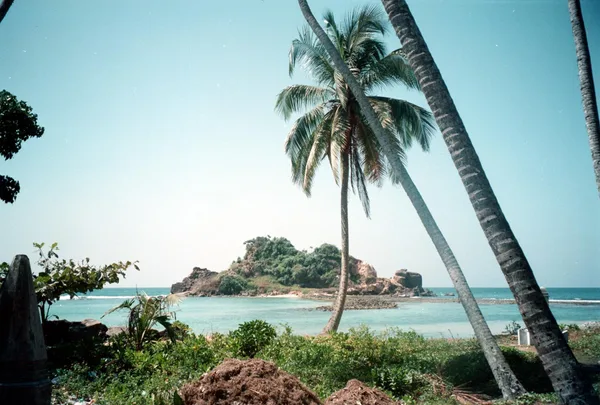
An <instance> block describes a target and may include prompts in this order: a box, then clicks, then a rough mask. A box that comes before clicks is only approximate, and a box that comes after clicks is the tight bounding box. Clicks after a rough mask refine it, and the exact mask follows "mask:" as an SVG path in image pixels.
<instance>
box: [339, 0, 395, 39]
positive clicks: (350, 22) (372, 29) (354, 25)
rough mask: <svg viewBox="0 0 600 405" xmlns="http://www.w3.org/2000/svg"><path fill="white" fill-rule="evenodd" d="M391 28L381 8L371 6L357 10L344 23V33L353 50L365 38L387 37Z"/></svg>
mask: <svg viewBox="0 0 600 405" xmlns="http://www.w3.org/2000/svg"><path fill="white" fill-rule="evenodd" d="M389 28H390V23H389V20H388V19H387V16H384V13H383V11H382V9H381V7H380V6H376V5H371V6H363V7H360V8H355V9H354V10H353V11H352V12H351V13H350V14H349V15H348V16H347V17H346V20H345V21H344V25H343V28H342V31H343V32H344V34H345V35H346V36H347V38H348V46H349V48H352V47H354V46H356V44H357V43H358V42H360V41H361V40H362V38H364V37H365V36H371V37H372V36H373V35H385V34H386V33H387V32H388V30H389Z"/></svg>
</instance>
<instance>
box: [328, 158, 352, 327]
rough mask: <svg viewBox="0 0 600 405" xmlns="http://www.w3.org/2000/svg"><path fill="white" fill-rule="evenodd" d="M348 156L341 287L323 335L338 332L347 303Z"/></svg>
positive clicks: (345, 161)
mask: <svg viewBox="0 0 600 405" xmlns="http://www.w3.org/2000/svg"><path fill="white" fill-rule="evenodd" d="M348 160H349V158H348V154H347V153H344V154H343V155H342V159H341V161H342V162H341V171H340V175H341V178H342V184H341V193H340V194H341V201H340V206H341V214H342V218H341V219H342V264H341V266H340V267H341V269H340V285H339V289H338V294H337V298H336V300H335V303H334V305H333V312H332V314H331V318H329V322H327V325H325V328H324V329H323V333H330V332H337V330H338V328H339V326H340V321H341V320H342V314H343V312H344V304H345V303H346V293H347V291H348V263H349V258H350V250H349V243H348V242H349V233H348V176H349V171H350V168H349V167H348Z"/></svg>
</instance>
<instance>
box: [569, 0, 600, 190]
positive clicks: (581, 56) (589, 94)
mask: <svg viewBox="0 0 600 405" xmlns="http://www.w3.org/2000/svg"><path fill="white" fill-rule="evenodd" d="M569 13H570V14H571V25H572V26H573V37H574V38H575V51H576V53H577V67H578V68H579V82H580V84H581V98H582V101H583V113H584V114H585V126H586V127H587V133H588V138H589V140H590V149H591V150H592V162H593V164H594V173H595V174H596V186H597V187H598V193H599V194H600V119H599V118H598V104H597V103H596V90H595V88H594V76H593V75H592V60H591V58H590V49H589V48H588V41H587V35H586V33H585V24H584V23H583V14H582V13H581V3H580V2H579V0H569Z"/></svg>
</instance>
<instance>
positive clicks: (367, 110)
mask: <svg viewBox="0 0 600 405" xmlns="http://www.w3.org/2000/svg"><path fill="white" fill-rule="evenodd" d="M298 3H299V4H300V8H301V10H302V13H303V14H304V17H305V19H306V21H307V22H308V24H309V25H310V27H311V29H312V30H313V31H314V33H315V34H316V36H317V37H318V38H319V41H320V42H321V43H322V44H323V46H324V47H325V48H326V50H327V53H328V54H329V55H330V57H331V59H332V60H333V63H334V65H335V67H336V69H337V70H338V71H339V72H340V73H341V75H342V76H343V77H344V80H345V81H346V83H348V85H349V86H350V89H351V91H352V93H353V94H354V96H355V97H356V99H357V101H358V103H359V104H360V107H361V110H362V113H363V114H364V116H365V117H366V119H367V120H368V123H369V126H370V127H371V129H372V130H373V132H374V133H375V135H376V136H377V139H378V140H379V142H381V144H382V146H383V150H384V151H386V157H387V159H388V161H389V162H390V164H391V166H392V167H393V169H394V173H393V174H392V176H393V180H394V182H395V183H400V184H401V185H402V187H403V188H404V190H405V191H406V193H407V195H408V197H409V199H410V200H411V202H412V204H413V206H414V207H415V209H416V211H417V214H418V215H419V218H420V219H421V222H422V223H423V225H424V226H425V229H426V230H427V233H428V234H429V236H430V237H431V239H432V241H433V243H434V245H435V247H436V249H437V251H438V254H439V255H440V257H441V258H442V261H443V262H444V265H445V266H446V269H447V270H448V273H449V274H450V278H451V280H452V282H453V284H454V287H455V288H456V291H457V293H458V297H459V299H460V301H461V303H462V305H463V307H464V309H465V312H466V313H467V317H468V319H469V322H470V323H471V325H472V327H473V330H474V332H475V335H476V337H477V339H478V341H479V344H480V345H481V348H482V350H483V353H484V355H485V357H486V359H487V361H488V364H489V365H490V368H491V370H492V373H493V374H494V377H495V379H496V381H497V383H498V386H499V387H500V389H501V391H502V395H503V396H504V397H505V398H514V397H516V396H518V395H520V394H522V393H524V392H525V389H524V388H523V386H522V385H521V383H520V382H519V380H518V379H517V377H516V376H515V375H514V373H513V372H512V370H511V369H510V367H509V366H508V364H507V363H506V360H505V359H504V356H503V355H502V352H501V351H500V348H499V347H498V344H497V343H496V340H495V339H494V336H493V335H492V333H491V331H490V329H489V327H488V325H487V323H486V322H485V319H484V317H483V315H482V313H481V310H480V309H479V306H478V305H477V301H476V300H475V298H474V297H473V294H472V292H471V290H470V288H469V285H468V283H467V280H466V279H465V276H464V274H463V273H462V270H461V268H460V266H459V265H458V262H457V260H456V258H455V257H454V253H453V252H452V250H451V249H450V246H449V245H448V243H447V242H446V239H445V238H444V236H443V235H442V233H441V231H440V229H439V228H438V226H437V224H436V222H435V220H434V219H433V216H432V215H431V212H430V211H429V208H428V207H427V205H426V204H425V201H424V200H423V197H422V196H421V194H420V193H419V191H418V189H417V187H416V186H415V184H414V183H413V181H412V179H411V178H410V176H409V175H408V172H407V171H406V169H405V168H404V164H403V163H402V161H401V160H400V157H399V156H397V155H396V154H393V153H390V151H393V150H394V148H393V147H391V146H390V145H386V142H387V139H388V138H387V137H386V136H384V134H383V131H385V130H384V129H383V127H382V125H381V123H380V122H379V120H378V119H377V116H376V114H375V112H374V111H373V108H372V106H371V105H370V103H369V101H368V99H367V98H366V96H365V94H364V92H363V91H362V88H361V87H360V85H359V84H358V82H357V81H356V80H355V78H354V76H353V75H352V73H351V72H350V70H349V69H348V67H347V66H346V64H345V63H344V61H343V60H342V58H341V57H340V55H339V53H338V52H337V50H336V49H335V46H334V45H333V44H332V43H331V41H330V39H329V37H328V36H327V34H326V33H325V32H324V31H323V29H322V28H321V26H320V25H319V23H318V22H317V20H316V19H315V18H314V16H313V15H312V12H311V10H310V8H309V6H308V4H307V2H306V0H298Z"/></svg>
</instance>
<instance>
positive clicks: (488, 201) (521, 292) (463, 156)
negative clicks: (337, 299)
mask: <svg viewBox="0 0 600 405" xmlns="http://www.w3.org/2000/svg"><path fill="white" fill-rule="evenodd" d="M299 1H300V2H301V3H306V2H305V1H304V0H299ZM382 3H383V5H384V7H385V9H386V11H387V13H388V17H389V19H390V21H391V23H392V25H393V26H394V29H395V31H396V34H397V36H398V39H399V40H400V43H401V44H402V45H403V49H404V50H405V52H406V56H407V59H408V62H409V63H410V66H411V67H412V69H413V70H414V72H415V74H416V76H417V78H418V79H419V83H421V87H422V89H423V93H424V94H425V98H426V99H427V103H428V104H429V106H430V107H431V109H432V111H433V114H434V116H435V118H436V121H437V124H438V127H439V128H440V131H441V132H442V135H443V137H444V141H445V142H446V145H447V147H448V151H449V152H450V155H451V158H452V160H453V162H454V165H455V166H456V169H457V171H458V173H459V176H460V179H461V181H462V183H463V185H464V187H465V190H466V191H467V194H468V196H469V200H470V201H471V204H472V206H473V209H474V210H475V213H476V216H477V219H478V220H479V223H480V225H481V228H482V230H483V232H484V234H485V236H486V238H487V240H488V243H489V245H490V247H491V249H492V251H493V252H494V255H495V256H496V260H497V261H498V264H499V265H500V268H501V270H502V273H503V274H504V276H505V278H506V281H507V283H508V286H509V288H510V290H511V291H512V293H513V295H514V297H515V300H516V302H517V305H518V307H519V311H520V313H521V316H522V317H523V321H524V323H525V326H526V327H527V329H528V330H529V331H530V333H531V337H532V340H533V343H534V345H535V347H536V350H537V353H538V355H539V357H540V359H541V361H542V363H543V364H544V368H545V370H546V372H547V373H548V377H549V378H550V380H551V381H552V385H553V387H554V390H555V391H556V393H557V394H558V395H559V396H560V398H561V400H562V402H563V403H565V404H587V405H598V404H600V399H599V398H598V396H597V395H596V394H595V393H594V388H593V386H592V383H591V381H590V379H589V378H588V376H587V375H586V374H585V373H584V371H583V370H582V367H581V366H580V365H579V363H578V362H577V359H576V358H575V356H574V355H573V352H572V351H571V348H570V347H569V345H568V344H567V341H566V339H565V337H564V336H563V334H562V331H561V330H560V328H559V327H558V324H557V322H556V319H555V318H554V315H553V314H552V312H551V311H550V306H549V305H548V302H546V299H545V298H544V296H543V294H542V291H541V290H540V286H539V285H538V283H537V281H536V279H535V275H534V274H533V270H532V269H531V266H530V264H529V262H528V261H527V258H526V257H525V253H524V252H523V249H522V248H521V245H520V244H519V242H518V241H517V238H516V236H515V235H514V233H513V231H512V229H511V227H510V224H509V223H508V220H507V219H506V217H505V216H504V213H503V212H502V209H501V207H500V203H499V202H498V199H497V198H496V195H495V193H494V190H493V189H492V186H491V184H490V182H489V180H488V178H487V176H486V174H485V171H484V169H483V166H482V164H481V161H480V160H479V157H478V156H477V152H476V150H475V148H474V146H473V143H472V142H471V139H470V137H469V135H468V133H467V130H466V128H465V125H464V123H463V121H462V119H461V117H460V114H459V113H458V110H457V108H456V106H455V104H454V101H453V100H452V97H451V95H450V92H449V90H448V87H447V86H446V83H445V82H444V79H443V78H442V75H441V73H440V70H439V69H438V67H437V65H436V63H435V61H434V59H433V56H432V55H431V53H430V52H429V48H428V47H427V43H426V42H425V39H424V38H423V36H422V34H421V31H420V30H419V27H418V26H417V23H416V22H415V19H414V17H413V15H412V13H411V12H410V9H409V7H408V4H407V3H406V1H405V0H382Z"/></svg>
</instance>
